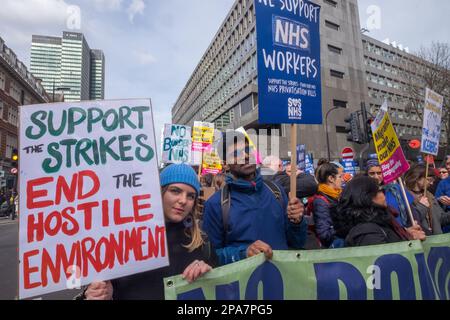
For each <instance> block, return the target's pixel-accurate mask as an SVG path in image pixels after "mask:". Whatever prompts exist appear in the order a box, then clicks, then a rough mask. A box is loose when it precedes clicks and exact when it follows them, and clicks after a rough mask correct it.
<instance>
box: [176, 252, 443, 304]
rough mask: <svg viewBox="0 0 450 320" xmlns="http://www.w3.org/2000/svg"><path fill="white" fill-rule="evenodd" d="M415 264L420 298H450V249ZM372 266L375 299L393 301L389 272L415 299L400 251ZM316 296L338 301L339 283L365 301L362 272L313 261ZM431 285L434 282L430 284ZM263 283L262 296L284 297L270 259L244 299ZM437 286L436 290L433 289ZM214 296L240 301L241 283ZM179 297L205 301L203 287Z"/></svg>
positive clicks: (406, 295)
mask: <svg viewBox="0 0 450 320" xmlns="http://www.w3.org/2000/svg"><path fill="white" fill-rule="evenodd" d="M415 258H416V262H417V266H418V278H419V281H420V287H421V292H422V299H424V300H434V299H436V291H437V294H438V297H439V298H440V299H442V300H449V299H450V296H449V292H450V283H449V281H448V276H449V273H450V248H449V247H434V248H431V249H430V253H429V255H428V259H427V262H425V258H424V254H423V253H418V254H416V255H415ZM375 265H376V266H378V267H379V270H380V271H381V274H380V277H381V279H380V282H381V283H380V286H379V289H377V288H375V289H374V298H375V300H392V299H393V290H392V275H393V273H395V275H396V277H397V279H398V286H399V288H398V289H399V290H398V291H399V293H400V299H401V300H415V299H416V298H417V296H416V288H415V287H416V284H415V279H414V274H413V269H412V266H411V263H410V261H409V260H408V259H407V258H405V257H404V256H402V255H400V254H388V255H384V256H380V257H379V258H378V259H377V260H376V261H375ZM314 271H315V275H316V281H317V283H316V287H317V299H318V300H339V299H340V298H341V297H340V287H339V283H342V284H344V285H345V287H346V289H347V298H348V299H349V300H367V290H368V289H367V284H366V281H365V279H364V277H363V275H362V274H361V272H360V271H359V270H358V269H357V268H356V267H355V266H353V265H352V264H350V263H346V262H328V263H315V264H314ZM433 284H434V285H433ZM260 285H262V288H263V297H262V298H263V299H265V300H282V299H284V282H283V276H282V274H281V272H280V270H279V269H278V268H277V267H276V266H275V265H274V264H272V263H271V262H269V261H266V262H265V263H263V264H262V265H260V266H259V267H258V268H256V269H255V270H254V271H253V273H252V275H251V276H250V278H249V280H248V282H247V287H246V291H245V299H246V300H256V299H258V288H259V286H260ZM435 289H436V291H435ZM215 294H216V299H218V300H240V298H241V296H240V283H239V281H235V282H232V283H229V284H221V285H217V286H216V287H215ZM177 299H178V300H205V299H206V298H205V294H204V291H203V289H202V288H197V289H194V290H190V291H187V292H183V293H180V294H178V295H177Z"/></svg>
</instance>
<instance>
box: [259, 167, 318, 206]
mask: <svg viewBox="0 0 450 320" xmlns="http://www.w3.org/2000/svg"><path fill="white" fill-rule="evenodd" d="M267 178H268V179H270V180H271V181H272V182H275V183H277V184H278V185H280V186H282V187H283V189H284V191H286V194H287V195H289V193H290V192H291V177H289V176H288V175H287V173H286V172H281V173H277V174H276V175H274V176H269V177H267ZM318 187H319V186H318V185H317V182H316V179H314V177H313V176H312V175H310V174H307V173H301V174H299V175H298V176H297V198H299V199H300V200H301V199H303V198H309V197H312V196H313V195H315V194H316V193H317V189H318Z"/></svg>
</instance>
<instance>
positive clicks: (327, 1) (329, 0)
mask: <svg viewBox="0 0 450 320" xmlns="http://www.w3.org/2000/svg"><path fill="white" fill-rule="evenodd" d="M323 2H325V3H326V4H328V5H330V6H332V7H335V8H336V7H337V2H336V1H334V0H324V1H323Z"/></svg>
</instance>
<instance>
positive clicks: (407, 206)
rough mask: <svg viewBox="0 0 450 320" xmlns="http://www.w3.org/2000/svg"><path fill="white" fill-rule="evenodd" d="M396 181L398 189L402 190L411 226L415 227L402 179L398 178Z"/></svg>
mask: <svg viewBox="0 0 450 320" xmlns="http://www.w3.org/2000/svg"><path fill="white" fill-rule="evenodd" d="M398 181H399V183H400V188H401V189H402V193H403V199H404V200H405V203H406V208H407V209H408V215H409V219H410V220H411V223H412V225H413V226H415V225H416V221H415V220H414V217H413V214H412V210H411V206H410V205H409V201H408V196H407V195H406V190H405V185H404V184H403V179H402V178H398Z"/></svg>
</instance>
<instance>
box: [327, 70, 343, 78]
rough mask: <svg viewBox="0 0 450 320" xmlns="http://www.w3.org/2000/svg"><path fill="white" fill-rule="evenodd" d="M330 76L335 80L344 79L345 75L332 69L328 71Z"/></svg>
mask: <svg viewBox="0 0 450 320" xmlns="http://www.w3.org/2000/svg"><path fill="white" fill-rule="evenodd" d="M330 75H331V76H332V77H335V78H339V79H344V75H345V73H344V72H340V71H337V70H333V69H332V70H330Z"/></svg>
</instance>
